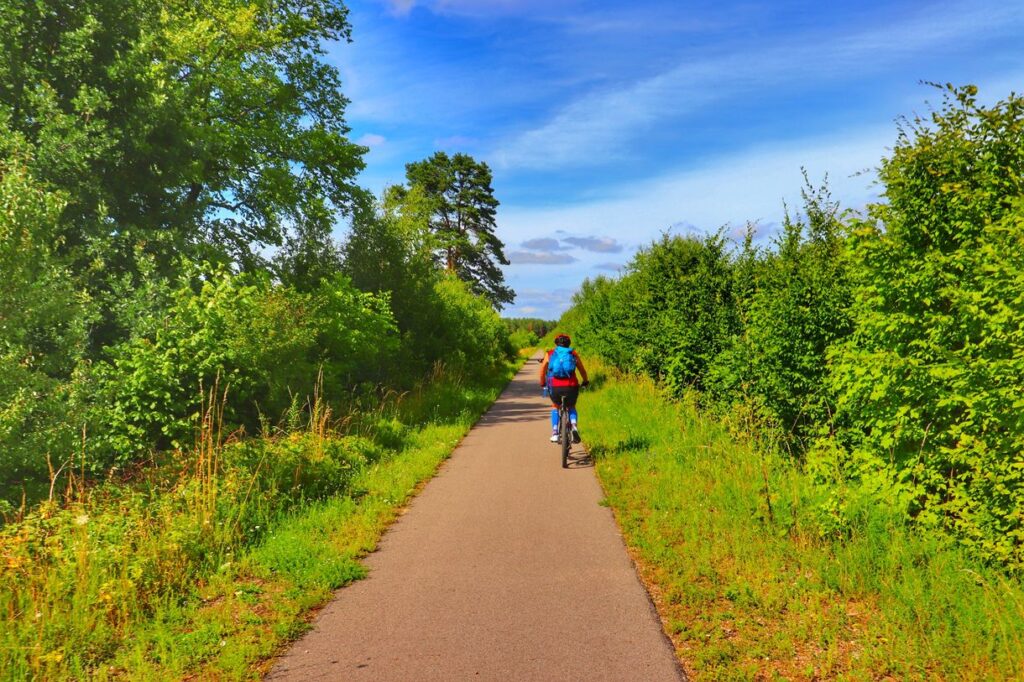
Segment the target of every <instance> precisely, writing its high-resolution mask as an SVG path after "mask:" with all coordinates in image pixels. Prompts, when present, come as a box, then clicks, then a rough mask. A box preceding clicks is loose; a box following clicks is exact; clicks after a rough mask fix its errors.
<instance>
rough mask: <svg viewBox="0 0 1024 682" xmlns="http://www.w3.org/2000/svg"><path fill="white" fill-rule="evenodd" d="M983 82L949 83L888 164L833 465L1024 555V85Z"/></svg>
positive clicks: (920, 511) (844, 355)
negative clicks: (992, 98)
mask: <svg viewBox="0 0 1024 682" xmlns="http://www.w3.org/2000/svg"><path fill="white" fill-rule="evenodd" d="M975 95H976V89H975V88H973V87H967V88H963V89H954V88H949V89H948V91H947V97H946V100H945V102H944V105H943V107H942V108H941V109H939V110H937V111H936V112H935V113H934V114H933V115H932V117H931V120H930V122H929V121H924V120H921V119H915V120H914V121H911V122H909V123H908V125H907V126H906V128H905V129H904V130H903V131H902V132H901V135H900V137H899V140H898V141H897V144H896V146H895V148H894V150H893V153H892V156H891V157H890V158H888V159H885V160H884V161H883V163H882V167H881V171H880V175H881V179H882V181H883V182H884V183H885V196H886V199H887V200H888V201H887V203H885V204H878V205H874V206H872V207H871V215H870V219H868V220H865V221H863V222H861V223H860V224H859V225H858V226H857V229H856V230H855V231H854V234H853V239H852V244H851V250H852V257H853V263H852V270H851V276H852V279H853V284H854V304H853V321H854V325H855V331H854V333H853V335H852V336H851V337H850V338H849V339H848V340H847V341H846V342H845V343H842V344H840V345H839V346H838V347H837V348H836V349H835V352H834V354H833V360H832V362H833V368H832V372H831V383H832V387H833V390H835V391H836V393H837V395H838V398H839V400H838V408H839V412H838V418H839V420H840V423H841V424H842V425H843V426H844V430H843V431H842V433H841V442H842V444H843V446H844V448H843V449H837V448H828V447H825V446H823V448H822V451H823V452H831V453H833V454H835V453H839V454H838V461H834V460H835V457H833V458H832V459H830V458H828V457H825V458H824V461H822V462H821V463H820V465H821V470H822V471H826V472H830V473H828V474H827V477H826V480H828V477H831V478H834V477H835V472H836V470H837V467H838V470H839V471H840V472H841V473H840V476H841V477H843V478H852V479H854V480H858V481H860V482H861V483H862V484H864V485H865V486H867V487H868V488H869V489H871V490H878V491H882V492H883V494H884V495H885V496H887V497H888V498H889V499H890V500H892V501H893V502H895V503H896V504H897V505H898V506H900V507H902V508H903V509H905V511H906V512H907V513H909V514H910V515H911V516H913V517H914V518H916V519H917V520H918V521H920V522H922V523H924V524H925V525H927V526H941V527H944V528H947V529H948V530H950V531H952V532H953V533H954V534H955V535H956V536H957V537H959V538H960V539H961V540H962V541H963V542H964V543H966V544H968V545H970V546H971V547H972V548H973V549H974V550H975V551H976V552H977V553H979V554H980V555H981V556H984V557H987V558H990V559H993V560H997V561H1000V562H1005V563H1008V564H1009V565H1011V566H1017V567H1024V511H1022V510H1024V467H1022V466H1021V453H1022V452H1024V417H1022V415H1024V401H1022V400H1021V377H1022V376H1024V272H1022V270H1021V263H1024V98H1020V97H1015V96H1011V97H1010V98H1009V99H1007V100H1006V101H1004V102H1000V103H999V104H997V105H995V106H994V107H991V108H984V107H982V106H980V105H978V104H977V102H976V99H975Z"/></svg>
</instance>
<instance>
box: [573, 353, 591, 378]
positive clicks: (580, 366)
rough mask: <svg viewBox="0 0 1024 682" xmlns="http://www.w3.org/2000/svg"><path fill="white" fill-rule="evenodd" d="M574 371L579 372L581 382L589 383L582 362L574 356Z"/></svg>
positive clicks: (578, 357)
mask: <svg viewBox="0 0 1024 682" xmlns="http://www.w3.org/2000/svg"><path fill="white" fill-rule="evenodd" d="M576 369H577V370H579V373H580V379H582V380H583V381H590V379H588V378H587V368H586V367H584V366H583V360H582V359H580V356H578V355H577V356H576Z"/></svg>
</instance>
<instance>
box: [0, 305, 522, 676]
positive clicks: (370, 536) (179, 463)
mask: <svg viewBox="0 0 1024 682" xmlns="http://www.w3.org/2000/svg"><path fill="white" fill-rule="evenodd" d="M484 305H486V303H484ZM510 378H511V371H510V367H509V366H508V365H506V366H503V367H501V368H497V369H496V370H495V371H492V372H484V373H475V374H473V375H472V376H470V377H468V378H467V377H462V376H450V375H444V374H442V375H438V376H436V377H435V378H434V381H432V382H430V383H428V384H426V385H424V386H422V387H420V388H419V389H416V390H414V391H412V392H411V393H410V394H409V395H408V396H406V397H405V398H404V399H403V400H402V401H393V402H390V403H386V404H382V405H376V406H375V409H374V411H373V419H372V422H371V423H370V425H369V426H368V427H367V433H366V437H362V436H354V435H351V434H349V435H346V434H344V433H342V432H340V431H338V430H336V429H335V428H333V426H332V424H333V422H334V420H333V419H332V417H331V415H330V413H329V412H327V411H325V407H324V405H323V403H320V402H317V403H315V404H314V405H312V406H311V410H310V413H309V414H308V415H306V419H307V421H306V422H305V423H303V424H300V425H298V427H297V428H296V429H295V430H294V431H292V432H290V433H286V434H278V435H275V436H273V437H269V436H268V437H264V438H260V439H249V440H245V441H241V442H234V443H227V444H221V443H219V442H218V441H217V439H216V437H215V431H216V430H217V429H216V424H215V423H213V422H209V421H207V422H206V429H205V432H204V434H203V439H202V441H203V445H202V446H201V447H200V448H197V449H196V450H192V451H188V452H186V453H182V455H181V456H180V458H179V459H177V460H176V461H173V462H171V463H170V464H168V465H166V466H164V467H161V468H154V469H148V470H145V471H142V472H140V477H139V478H137V479H136V480H134V481H132V482H131V483H129V484H125V483H120V484H119V483H108V484H105V485H102V486H96V487H85V488H83V489H78V488H77V484H78V483H79V482H77V481H76V487H75V488H74V489H73V494H72V495H71V498H72V499H71V500H70V501H69V502H68V503H67V504H66V506H65V507H64V508H59V507H58V506H57V505H56V504H46V505H41V506H39V507H37V508H36V509H34V510H32V511H31V512H29V513H28V515H27V516H26V517H25V518H24V519H22V520H20V521H16V522H12V523H9V524H7V525H6V526H5V527H3V528H0V610H2V611H3V612H4V613H5V614H6V615H7V617H6V618H5V619H4V620H3V621H2V622H0V677H3V678H4V679H8V678H9V679H19V680H20V679H47V680H68V679H70V680H79V679H90V678H92V677H98V678H101V679H102V678H106V677H108V676H111V675H114V676H126V677H130V678H133V679H184V678H190V677H197V678H202V679H249V678H254V677H257V676H258V675H259V670H258V664H259V663H260V662H261V661H263V660H265V659H267V658H270V657H271V656H272V655H273V654H274V652H275V649H276V648H277V647H279V646H280V645H281V644H283V643H284V642H286V641H287V640H288V639H289V638H291V637H293V636H294V635H295V634H297V633H298V632H300V631H301V629H302V627H303V626H304V623H305V622H306V619H307V616H308V612H309V610H310V609H312V608H314V607H316V606H319V605H321V604H323V603H325V602H326V601H327V600H328V599H329V598H330V597H331V596H332V594H333V590H335V589H337V588H338V587H341V586H342V585H344V584H346V583H348V582H351V581H352V580H356V579H359V578H361V577H363V576H364V575H365V568H364V567H363V566H362V565H361V564H360V563H359V561H358V559H359V557H361V556H363V555H364V554H366V553H368V552H370V551H372V550H373V549H374V547H375V546H376V543H377V540H378V538H379V537H380V535H381V533H382V532H383V530H384V529H385V528H386V527H387V525H388V523H389V522H390V521H391V520H392V519H394V518H395V517H396V516H397V515H398V513H399V509H400V508H401V506H402V505H403V504H404V503H405V502H406V501H407V500H408V498H409V497H410V496H411V494H412V493H413V491H415V490H416V489H417V485H418V484H419V483H421V482H422V481H424V480H425V479H428V478H429V477H430V476H431V475H432V474H433V473H434V471H436V469H437V466H438V464H440V462H442V461H443V460H444V459H445V458H446V457H447V456H448V454H449V453H450V452H451V450H452V448H453V447H454V446H455V445H456V444H457V443H458V442H459V440H460V439H461V438H462V436H463V435H464V434H465V432H466V431H467V430H468V429H469V428H470V427H471V426H472V424H473V423H474V422H475V421H476V419H477V417H478V416H479V415H480V414H482V413H483V411H484V410H486V408H487V407H488V406H489V405H490V404H491V403H492V402H493V400H494V398H495V397H497V394H498V392H499V391H500V390H501V388H503V387H504V386H505V384H507V382H508V380H509V379H510ZM423 406H430V411H429V414H428V415H426V416H427V417H428V418H427V419H426V420H424V416H425V412H424V410H423V409H422V408H423ZM410 408H411V409H410ZM380 415H384V416H383V417H380ZM364 426H365V425H364ZM397 434H400V435H401V437H400V438H396V435H397ZM382 442H388V443H390V445H388V446H383V445H381V443H382Z"/></svg>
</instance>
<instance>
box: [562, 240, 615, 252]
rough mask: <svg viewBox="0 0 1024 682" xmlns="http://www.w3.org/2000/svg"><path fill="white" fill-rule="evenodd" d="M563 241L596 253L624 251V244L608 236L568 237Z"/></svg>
mask: <svg viewBox="0 0 1024 682" xmlns="http://www.w3.org/2000/svg"><path fill="white" fill-rule="evenodd" d="M562 241H563V242H565V243H567V244H572V245H573V246H578V247H579V248H581V249H583V250H584V251H593V252H594V253H619V252H620V251H622V244H620V243H619V242H617V241H615V240H614V239H609V238H608V237H566V238H565V239H563V240H562Z"/></svg>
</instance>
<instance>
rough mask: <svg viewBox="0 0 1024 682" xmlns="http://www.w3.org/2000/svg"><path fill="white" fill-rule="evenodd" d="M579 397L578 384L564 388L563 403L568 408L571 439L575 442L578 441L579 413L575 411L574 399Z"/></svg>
mask: <svg viewBox="0 0 1024 682" xmlns="http://www.w3.org/2000/svg"><path fill="white" fill-rule="evenodd" d="M579 397H580V389H579V386H572V387H569V388H567V389H566V396H565V404H566V406H567V407H568V408H569V424H570V426H571V428H572V440H573V442H575V443H579V442H580V432H579V425H578V420H579V414H578V413H577V411H576V401H577V399H579Z"/></svg>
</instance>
